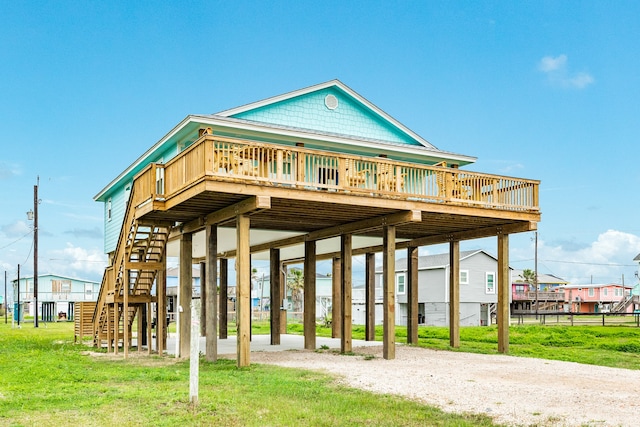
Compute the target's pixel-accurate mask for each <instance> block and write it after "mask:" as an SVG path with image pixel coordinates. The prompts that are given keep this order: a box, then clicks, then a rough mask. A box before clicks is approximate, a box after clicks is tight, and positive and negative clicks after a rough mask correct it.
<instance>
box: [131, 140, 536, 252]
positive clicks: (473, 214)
mask: <svg viewBox="0 0 640 427" xmlns="http://www.w3.org/2000/svg"><path fill="white" fill-rule="evenodd" d="M134 188H135V191H134V192H133V194H135V199H133V200H132V203H133V205H134V206H136V207H137V209H136V218H137V219H144V220H148V221H174V222H181V223H183V224H188V225H189V226H190V227H192V228H194V227H195V228H203V227H204V225H205V224H206V223H212V222H213V221H214V220H215V219H216V218H213V217H211V214H212V213H213V212H219V211H220V210H221V209H224V208H225V207H229V206H234V205H237V204H238V203H240V202H242V201H243V200H246V199H248V198H249V197H261V198H262V200H263V202H264V203H263V207H260V206H256V209H255V211H254V212H252V217H251V227H252V228H260V229H266V230H288V231H297V232H304V233H309V232H313V231H317V230H322V229H327V228H330V227H339V226H343V225H344V224H348V223H355V222H358V221H366V220H367V219H371V218H381V217H385V216H388V215H391V214H395V213H397V212H420V218H419V219H418V220H415V221H413V220H412V221H407V222H406V223H405V225H404V226H400V227H399V228H398V235H397V237H398V238H399V239H411V240H415V239H421V240H420V242H419V243H421V244H423V245H426V244H432V243H441V242H446V241H450V240H452V239H461V240H463V239H464V238H479V237H485V236H490V235H496V233H500V232H505V233H511V232H518V231H529V230H532V229H535V223H536V222H538V221H539V219H540V212H539V204H538V188H539V182H538V181H536V180H528V179H518V178H510V177H504V176H498V175H490V174H481V173H474V172H468V171H461V170H459V169H453V168H447V167H445V166H423V165H417V164H413V163H405V162H399V161H391V160H389V159H385V158H371V157H359V156H349V155H344V154H338V153H331V152H326V151H324V152H323V151H317V150H311V149H308V148H304V147H298V146H278V145H273V144H268V145H267V144H264V143H257V142H252V141H246V140H236V139H228V138H220V137H216V136H212V135H205V136H203V137H202V138H200V139H199V140H198V141H196V142H195V143H194V144H193V145H191V146H190V147H189V148H188V149H187V150H185V151H184V152H182V153H180V154H179V155H178V156H177V157H176V158H174V159H172V160H171V161H170V162H168V163H167V164H152V165H149V166H148V167H147V168H146V169H145V170H143V171H142V172H141V173H140V174H139V175H138V176H137V177H136V179H135V182H134ZM217 219H219V215H218V216H217ZM233 220H234V219H233V216H230V217H229V221H230V223H231V222H232V221H233ZM217 225H221V226H224V225H225V223H224V221H222V222H218V224H217ZM361 225H362V224H361ZM365 228H366V227H365ZM361 231H363V234H365V235H376V236H380V230H379V229H378V230H377V231H376V230H366V229H364V230H361ZM252 251H253V249H252Z"/></svg>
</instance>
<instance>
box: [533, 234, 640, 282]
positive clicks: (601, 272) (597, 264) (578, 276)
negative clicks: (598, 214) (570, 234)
mask: <svg viewBox="0 0 640 427" xmlns="http://www.w3.org/2000/svg"><path fill="white" fill-rule="evenodd" d="M639 253H640V236H636V235H634V234H630V233H625V232H622V231H617V230H607V231H606V232H604V233H601V234H600V235H599V236H598V238H597V239H596V241H594V242H592V243H590V244H588V245H586V246H582V247H572V245H566V244H555V245H549V244H547V243H546V242H544V241H543V240H539V241H538V258H539V259H540V260H541V264H543V265H539V266H538V270H539V271H540V272H546V271H545V268H543V266H544V267H547V269H549V270H550V272H551V273H553V274H555V275H556V276H559V277H561V278H563V279H565V280H568V281H570V282H572V283H575V284H580V283H591V282H593V283H603V282H606V283H610V282H615V283H620V282H621V281H622V275H624V276H625V284H627V285H629V284H634V283H636V278H635V277H634V271H635V270H637V269H638V267H637V266H634V265H633V258H635V256H636V255H638V254H639Z"/></svg>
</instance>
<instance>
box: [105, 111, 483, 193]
mask: <svg viewBox="0 0 640 427" xmlns="http://www.w3.org/2000/svg"><path fill="white" fill-rule="evenodd" d="M191 123H198V124H202V125H210V126H212V127H218V128H219V129H222V128H224V129H229V130H232V131H243V132H253V133H256V134H263V135H265V136H267V135H268V136H278V137H286V138H290V139H291V140H308V141H326V142H332V143H336V144H343V145H349V146H354V147H367V148H372V147H377V148H379V149H381V150H384V151H388V152H396V153H402V154H405V155H406V154H411V155H415V156H421V157H425V156H427V157H428V156H429V155H431V156H433V157H436V158H440V159H445V160H448V161H451V162H456V163H459V164H461V165H466V164H470V163H474V162H475V161H476V158H475V157H471V156H464V155H461V154H455V153H449V152H446V151H440V150H438V149H435V148H430V147H418V146H411V145H399V144H398V145H395V144H387V143H383V142H376V141H370V140H367V141H363V140H358V139H353V138H347V137H341V136H339V135H326V134H318V133H315V132H313V131H305V130H303V129H288V128H282V127H275V126H267V125H264V124H262V123H258V122H250V121H246V120H238V119H233V118H227V117H221V116H218V115H189V116H187V117H185V118H184V119H183V120H182V121H181V122H180V123H178V124H177V125H176V126H175V127H174V128H173V129H171V131H169V132H168V133H167V134H166V135H165V136H164V137H163V138H162V139H160V140H159V141H158V142H156V143H155V144H154V145H153V146H152V147H151V148H149V149H148V150H147V151H146V152H145V153H144V154H142V156H140V157H139V158H138V159H137V160H136V161H135V162H133V163H132V164H131V165H130V166H129V167H128V168H126V169H125V170H124V171H122V172H121V173H120V174H119V175H118V176H117V177H116V178H114V179H113V180H112V181H111V182H110V183H109V184H108V185H107V186H106V187H104V188H103V189H102V190H101V191H100V192H99V193H98V194H96V195H95V196H94V198H93V199H94V200H95V201H100V200H103V198H104V196H105V195H106V194H108V193H109V191H110V190H111V189H112V188H113V187H114V186H115V185H116V184H117V183H118V182H120V181H121V180H122V179H123V178H124V177H126V176H127V175H129V174H130V173H131V171H133V170H135V169H136V168H138V167H139V166H141V165H144V164H145V163H146V162H148V159H149V157H151V156H152V155H153V154H154V153H156V152H157V151H158V149H159V148H161V147H162V146H164V145H165V144H166V143H168V142H169V141H170V140H171V139H172V138H174V137H176V136H177V135H179V134H180V132H181V131H182V130H183V129H185V128H186V127H188V125H189V124H191ZM214 132H215V130H214Z"/></svg>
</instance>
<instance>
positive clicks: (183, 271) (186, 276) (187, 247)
mask: <svg viewBox="0 0 640 427" xmlns="http://www.w3.org/2000/svg"><path fill="white" fill-rule="evenodd" d="M192 253H193V235H192V234H191V233H184V234H182V236H181V238H180V282H179V291H178V305H179V307H178V317H179V318H180V322H179V328H180V332H179V334H180V335H179V339H180V345H179V353H180V354H178V355H177V356H178V357H182V358H184V357H189V352H190V351H191V299H192V296H193V271H192V268H193V255H192Z"/></svg>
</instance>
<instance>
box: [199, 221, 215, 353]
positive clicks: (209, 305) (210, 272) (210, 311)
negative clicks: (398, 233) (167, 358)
mask: <svg viewBox="0 0 640 427" xmlns="http://www.w3.org/2000/svg"><path fill="white" fill-rule="evenodd" d="M206 239H207V253H206V261H205V268H204V270H205V271H206V281H205V283H204V287H205V289H206V300H204V301H202V303H203V306H202V310H203V311H205V310H206V316H205V319H204V320H205V322H206V324H205V328H204V330H205V332H204V336H205V337H206V350H205V357H206V359H207V361H209V362H215V361H216V360H218V227H217V226H216V225H208V226H207V230H206ZM201 286H202V285H201Z"/></svg>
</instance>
